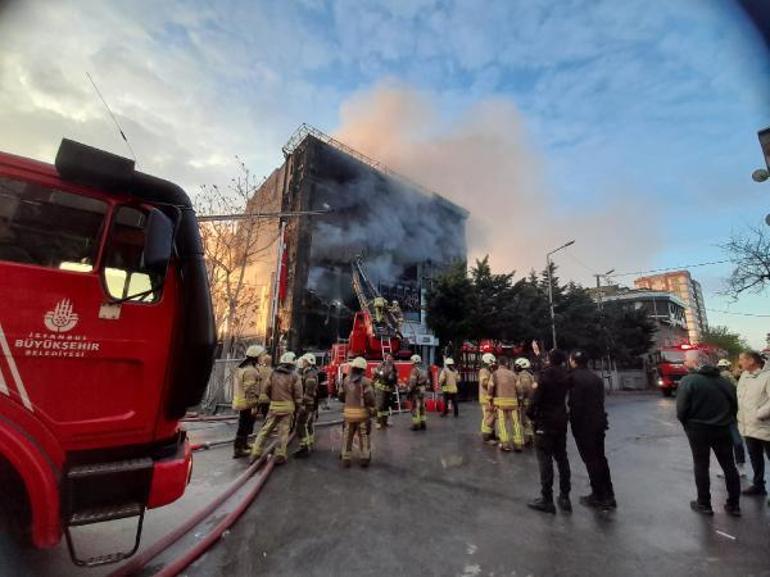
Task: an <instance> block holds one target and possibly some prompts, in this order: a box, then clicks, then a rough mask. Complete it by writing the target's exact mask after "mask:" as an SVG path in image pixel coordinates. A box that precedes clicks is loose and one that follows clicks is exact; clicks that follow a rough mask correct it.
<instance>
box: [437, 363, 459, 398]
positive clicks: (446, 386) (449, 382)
mask: <svg viewBox="0 0 770 577" xmlns="http://www.w3.org/2000/svg"><path fill="white" fill-rule="evenodd" d="M459 381H460V375H459V374H458V373H457V371H455V370H453V369H448V368H446V367H444V368H443V369H441V373H440V374H439V376H438V384H439V386H440V387H441V392H442V393H449V394H452V393H456V392H457V383H458V382H459Z"/></svg>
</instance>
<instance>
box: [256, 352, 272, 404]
mask: <svg viewBox="0 0 770 577" xmlns="http://www.w3.org/2000/svg"><path fill="white" fill-rule="evenodd" d="M257 370H258V371H259V382H260V383H261V384H262V385H264V383H266V382H267V381H268V379H270V375H271V374H273V358H272V357H271V356H270V354H268V353H264V354H263V355H261V356H260V357H259V364H258V365H257ZM261 392H262V391H260V393H261ZM269 406H270V402H269V401H268V402H266V403H257V406H256V407H254V409H253V410H252V413H253V414H254V416H255V417H259V416H261V417H262V418H265V417H266V416H267V411H268V408H269Z"/></svg>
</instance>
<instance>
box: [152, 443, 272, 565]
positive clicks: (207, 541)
mask: <svg viewBox="0 0 770 577" xmlns="http://www.w3.org/2000/svg"><path fill="white" fill-rule="evenodd" d="M273 465H274V461H273V457H272V455H271V456H270V457H269V458H268V461H267V465H266V466H265V469H264V470H263V471H262V473H261V474H260V475H259V477H258V478H257V480H256V482H255V483H254V486H253V487H251V488H250V489H249V492H248V493H246V495H244V497H243V499H242V500H241V501H240V503H238V506H237V507H236V508H235V509H233V510H232V511H231V512H230V513H228V514H227V515H226V516H225V518H224V519H222V520H221V521H220V522H219V523H217V525H216V527H214V528H213V529H212V530H211V532H210V533H208V534H207V535H206V536H205V537H204V538H203V539H202V540H201V541H199V542H198V543H196V544H195V545H194V546H193V547H191V548H190V549H188V550H187V552H186V553H184V554H183V555H182V556H181V557H177V558H176V559H175V560H174V561H172V562H171V563H169V564H168V565H166V566H165V567H163V569H161V570H160V571H158V572H157V573H155V575H154V576H153V577H175V576H176V575H178V574H179V573H181V572H182V571H184V570H185V569H186V568H187V567H188V566H189V565H190V564H191V563H192V562H193V561H195V560H196V559H197V558H198V557H200V556H201V555H203V554H204V553H205V552H206V550H207V549H208V548H209V547H211V546H212V545H213V544H214V543H216V542H217V541H218V540H219V539H220V538H221V537H222V533H224V532H225V531H226V530H227V529H229V528H230V526H231V525H232V524H233V523H235V521H236V520H237V519H238V517H240V516H241V515H242V514H243V512H244V511H245V510H246V509H247V508H248V507H249V505H251V502H252V501H253V500H254V498H255V497H256V496H257V495H258V494H259V492H260V491H261V490H262V487H264V485H265V482H266V481H267V479H268V477H270V473H271V471H272V470H273Z"/></svg>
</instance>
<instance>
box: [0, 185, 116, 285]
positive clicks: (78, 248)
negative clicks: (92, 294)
mask: <svg viewBox="0 0 770 577" xmlns="http://www.w3.org/2000/svg"><path fill="white" fill-rule="evenodd" d="M106 214H107V204H106V203H105V202H102V201H100V200H97V199H94V198H90V197H87V196H81V195H77V194H71V193H69V192H63V191H61V190H56V189H52V188H48V187H45V186H41V185H39V184H33V183H29V182H23V181H19V180H11V179H8V178H5V177H0V260H5V261H11V262H17V263H23V264H33V265H37V266H44V267H48V268H57V269H62V270H68V271H74V272H90V271H92V270H93V268H94V264H95V261H96V257H97V254H98V248H99V239H100V233H101V230H102V226H103V224H104V218H105V215H106Z"/></svg>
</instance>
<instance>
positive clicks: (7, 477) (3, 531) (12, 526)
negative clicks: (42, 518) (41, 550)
mask: <svg viewBox="0 0 770 577" xmlns="http://www.w3.org/2000/svg"><path fill="white" fill-rule="evenodd" d="M0 487H2V488H3V498H2V499H0V539H3V540H6V539H8V538H10V540H12V541H14V542H15V545H16V546H19V545H21V546H24V547H31V545H32V542H31V540H30V532H29V529H30V522H31V517H30V509H29V501H28V500H27V491H26V489H25V487H24V482H23V481H22V480H21V477H20V476H19V475H18V473H16V471H15V470H14V468H13V467H12V466H11V464H10V463H9V462H8V461H6V460H5V459H3V458H0Z"/></svg>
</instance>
